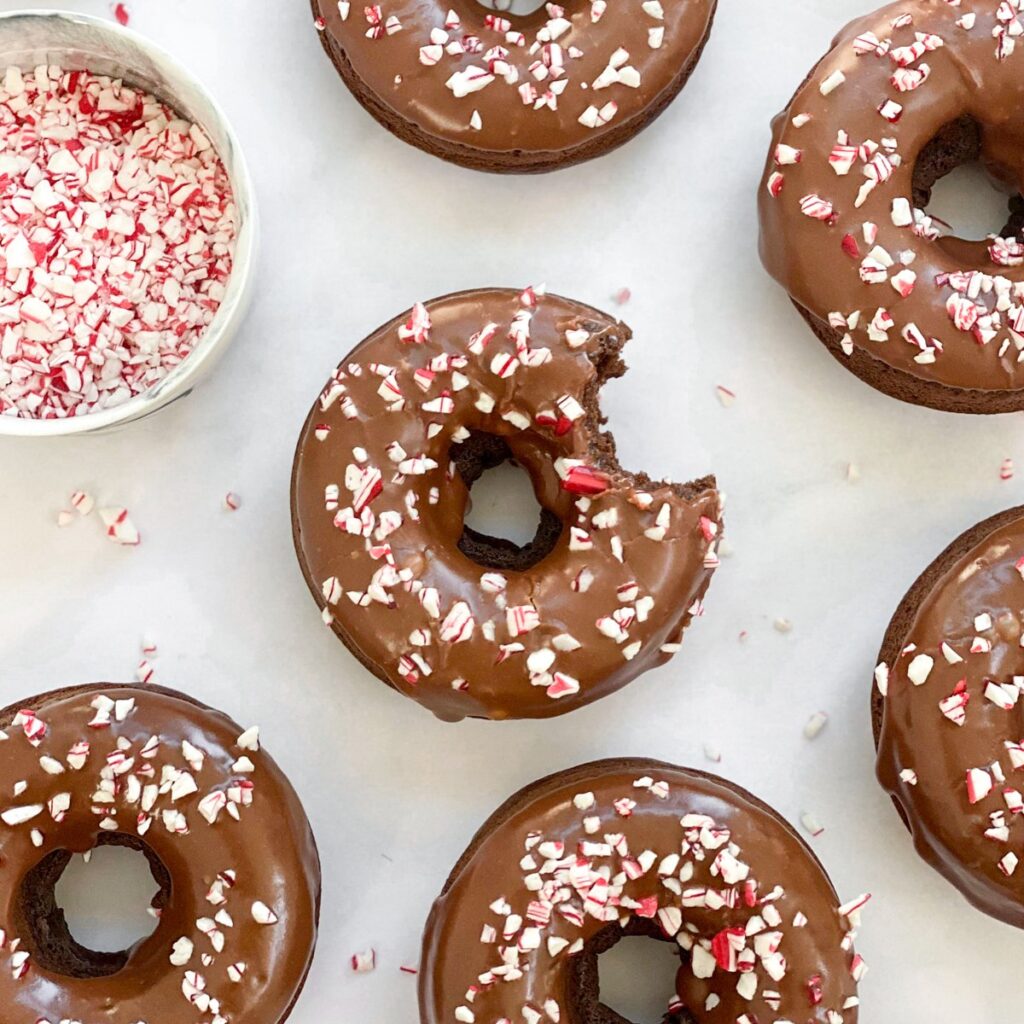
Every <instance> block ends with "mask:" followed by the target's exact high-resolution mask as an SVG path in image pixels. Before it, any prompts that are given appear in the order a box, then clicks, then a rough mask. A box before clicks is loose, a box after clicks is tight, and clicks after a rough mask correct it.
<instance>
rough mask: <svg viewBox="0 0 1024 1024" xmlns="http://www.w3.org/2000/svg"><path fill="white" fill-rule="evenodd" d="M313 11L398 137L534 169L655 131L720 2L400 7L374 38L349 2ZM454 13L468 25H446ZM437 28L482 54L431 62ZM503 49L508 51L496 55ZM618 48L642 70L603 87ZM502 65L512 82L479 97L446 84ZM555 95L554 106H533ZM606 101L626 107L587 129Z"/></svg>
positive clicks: (493, 164) (387, 13)
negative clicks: (392, 24) (499, 22)
mask: <svg viewBox="0 0 1024 1024" xmlns="http://www.w3.org/2000/svg"><path fill="white" fill-rule="evenodd" d="M312 3H313V10H314V13H315V15H316V16H317V17H318V18H320V19H322V21H321V22H318V24H321V25H323V33H322V40H323V44H324V47H325V49H326V50H327V52H328V54H329V55H330V56H331V59H332V60H333V61H334V63H335V64H336V65H337V67H338V69H339V70H340V71H341V74H342V77H343V78H344V79H345V81H346V83H347V84H348V86H349V88H351V89H352V91H353V92H354V93H355V95H356V96H357V98H359V100H360V101H361V102H362V103H363V104H364V106H366V107H367V109H368V110H369V111H370V112H371V113H372V114H373V115H374V116H375V117H376V118H377V119H378V120H380V121H381V122H382V123H384V124H385V125H386V126H387V127H388V128H389V129H391V130H392V131H394V132H395V133H396V134H398V135H399V136H400V137H402V138H404V139H406V141H409V142H411V143H413V144H414V145H417V146H419V147H421V148H423V149H427V150H428V151H431V152H435V153H437V154H438V155H440V156H443V157H445V158H446V159H450V160H455V161H456V162H459V163H463V164H467V165H469V166H473V167H478V168H482V169H485V170H519V171H530V170H548V169H550V168H552V167H555V166H559V165H562V164H565V163H571V162H576V161H579V160H583V159H587V158H588V157H591V156H596V155H598V154H599V153H602V152H606V151H607V150H609V149H611V148H613V146H615V145H618V144H620V143H622V142H625V141H626V140H627V139H628V138H630V137H631V136H632V135H634V134H635V133H636V132H637V131H639V130H640V129H641V128H643V127H644V126H645V125H647V124H648V123H649V122H650V121H651V120H652V119H653V117H654V116H656V115H657V114H658V113H660V112H661V111H662V110H663V109H664V108H665V107H666V106H667V105H668V103H669V102H670V101H671V100H672V99H673V98H674V96H675V95H676V93H677V92H678V91H679V89H680V88H681V87H682V85H683V84H684V83H685V81H686V79H687V78H688V77H689V75H690V73H691V71H692V69H693V66H694V65H695V64H696V61H697V58H698V57H699V55H700V52H701V49H702V48H703V45H704V43H705V41H706V39H707V36H708V33H709V32H710V29H711V21H712V18H713V16H714V10H715V3H716V0H665V2H664V5H663V8H657V7H656V6H655V5H653V4H652V5H649V11H650V13H649V12H648V9H645V8H644V7H643V6H642V4H641V0H636V2H635V5H634V6H632V7H624V6H620V5H618V4H615V3H611V4H608V5H607V8H606V9H605V10H604V13H603V14H602V15H601V16H600V18H599V20H598V21H596V22H595V21H594V13H593V12H594V11H595V10H598V9H599V7H600V5H599V4H598V5H597V6H592V4H591V3H579V4H573V5H569V6H567V7H566V8H565V9H564V20H563V15H562V14H560V13H559V12H560V11H561V10H562V9H561V8H555V7H554V6H553V5H550V4H549V5H547V7H542V8H540V9H539V10H537V11H536V12H534V13H533V14H530V15H526V16H519V15H515V14H511V13H507V12H504V13H502V12H495V11H489V10H487V9H486V8H485V7H483V6H482V5H481V4H478V3H476V2H474V0H457V2H455V3H448V2H444V3H440V2H434V0H398V2H396V3H392V4H384V5H383V9H382V18H383V20H384V21H385V22H386V21H387V19H389V18H396V19H397V20H398V23H399V24H400V25H401V26H402V28H401V30H400V31H395V32H393V34H388V32H387V31H386V30H385V31H382V32H381V33H380V34H379V36H378V37H377V38H368V37H367V32H368V31H372V26H371V25H370V23H369V22H368V20H367V16H366V14H365V13H364V8H363V6H362V5H358V4H352V5H351V8H349V10H348V15H347V17H343V16H342V13H341V10H340V9H339V5H338V3H337V0H312ZM345 6H346V7H347V5H345ZM367 10H369V8H367ZM449 12H454V13H455V15H456V16H457V17H458V19H459V22H460V25H459V27H452V28H448V29H446V28H445V25H446V22H447V20H448V18H449ZM659 12H660V13H659ZM493 17H498V18H506V19H508V21H509V22H510V25H511V29H510V31H511V32H512V33H521V34H522V38H523V43H522V44H517V43H516V42H515V38H516V37H515V36H512V37H509V35H508V31H509V30H506V29H505V28H504V27H503V26H502V27H499V28H497V29H496V28H495V27H492V25H491V24H490V23H489V19H491V18H493ZM659 29H663V30H664V33H663V38H662V41H661V43H660V45H659V46H657V47H654V46H652V45H651V41H650V39H651V37H650V32H651V31H657V30H659ZM432 31H440V32H443V33H446V41H445V42H443V43H440V44H435V45H440V46H441V47H442V49H444V48H447V47H449V46H451V45H452V44H457V43H460V42H461V41H463V40H465V39H470V40H473V39H476V40H478V41H479V46H478V52H466V53H455V54H451V53H447V52H445V53H443V55H442V56H440V59H439V62H438V63H436V64H433V65H429V66H428V65H425V64H424V63H423V62H422V60H421V53H420V51H421V48H422V47H428V46H431V45H432V39H431V32H432ZM441 38H442V37H441V36H438V39H439V40H440V39H441ZM495 47H500V48H503V53H494V52H493V48H495ZM552 51H554V63H555V67H556V70H555V71H552V70H551V68H550V65H551V61H552V56H551V55H552ZM617 51H624V52H625V53H626V54H627V55H628V57H627V58H626V59H625V60H624V63H623V64H622V67H629V68H633V69H635V71H636V72H637V73H638V74H639V85H636V86H634V85H633V84H624V83H623V82H612V83H610V84H606V85H604V86H603V87H602V88H596V89H595V88H594V83H595V82H596V81H598V79H599V76H601V75H602V73H604V72H605V71H606V68H607V67H608V66H609V62H610V61H611V60H612V56H613V54H615V53H616V52H617ZM495 57H496V58H497V59H498V60H504V61H505V66H506V68H507V74H508V77H509V79H512V80H511V81H509V80H506V79H505V78H503V77H502V76H501V75H500V74H499V75H498V76H497V77H496V78H495V80H494V81H493V82H491V83H490V84H489V85H487V86H486V87H485V88H484V89H482V90H481V91H478V92H473V93H470V94H469V95H465V96H462V97H456V95H455V93H454V91H453V90H452V88H449V87H448V86H447V85H446V83H447V82H448V81H449V80H450V79H451V77H452V76H453V75H457V74H461V73H463V72H465V71H466V70H467V69H470V68H474V67H475V68H480V69H483V70H488V69H490V68H492V67H493V66H494V64H493V58H495ZM427 59H431V58H430V57H429V56H428V57H427ZM559 60H561V61H562V62H563V66H564V71H563V72H561V73H558V72H557V64H558V62H559ZM545 62H547V63H548V65H549V66H548V68H545V67H544V65H545ZM538 65H539V66H540V70H537V66H538ZM629 77H630V81H631V82H632V76H629ZM523 88H528V89H530V88H532V89H536V93H537V96H536V99H531V101H530V102H529V103H524V100H523V97H522V94H521V92H520V90H521V89H523ZM558 90H561V91H560V93H559V94H558V95H555V92H557V91H558ZM546 94H547V96H548V102H546V103H544V104H543V105H542V106H541V107H540V109H536V104H537V103H538V102H540V101H543V100H544V98H545V95H546ZM531 95H532V94H531ZM609 102H614V103H616V104H617V105H618V109H617V111H616V112H615V114H614V116H612V117H611V118H610V120H608V121H607V123H604V124H601V125H598V126H594V127H589V126H587V125H584V124H582V123H580V118H581V116H583V115H584V112H585V111H587V110H588V108H591V107H596V108H602V107H604V106H605V105H606V104H607V103H609ZM552 106H553V107H554V109H552ZM474 113H476V114H477V118H474V117H473V115H474Z"/></svg>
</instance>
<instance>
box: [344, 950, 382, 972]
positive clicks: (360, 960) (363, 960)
mask: <svg viewBox="0 0 1024 1024" xmlns="http://www.w3.org/2000/svg"><path fill="white" fill-rule="evenodd" d="M349 963H350V964H351V967H352V970H353V971H355V972H356V974H368V973H369V972H370V971H373V970H376V967H377V951H376V950H374V949H367V950H365V951H363V952H359V953H353V954H352V957H351V959H350V961H349Z"/></svg>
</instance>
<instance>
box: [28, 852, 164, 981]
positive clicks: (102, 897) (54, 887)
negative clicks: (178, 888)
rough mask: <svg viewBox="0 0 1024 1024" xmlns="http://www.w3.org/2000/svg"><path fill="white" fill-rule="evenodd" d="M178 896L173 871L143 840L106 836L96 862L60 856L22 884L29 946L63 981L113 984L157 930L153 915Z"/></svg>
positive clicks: (39, 866) (46, 859) (49, 859)
mask: <svg viewBox="0 0 1024 1024" xmlns="http://www.w3.org/2000/svg"><path fill="white" fill-rule="evenodd" d="M154 882H155V883H156V887H157V890H156V894H155V895H154V892H153V883H154ZM170 891H171V882H170V875H169V874H168V872H167V869H166V868H165V867H164V865H163V863H162V862H161V861H160V859H159V858H158V857H157V856H156V854H155V853H154V852H153V851H152V850H151V849H150V848H149V847H148V846H147V845H146V844H145V843H143V842H142V841H141V840H139V839H138V838H136V837H133V836H127V835H122V834H120V833H116V832H115V833H110V834H109V835H104V836H101V837H100V840H99V842H98V843H97V845H96V848H95V849H94V850H93V851H91V853H90V854H89V856H88V858H85V857H76V856H75V855H74V854H72V853H71V852H70V851H69V850H55V851H54V852H53V853H50V854H48V855H47V856H46V857H44V858H43V859H42V860H41V861H40V862H39V863H38V864H37V865H36V866H35V867H33V868H32V869H31V870H30V871H29V872H28V873H27V874H26V875H25V877H24V879H23V880H22V883H21V891H20V896H19V901H18V905H19V913H20V916H21V918H22V921H23V928H22V933H23V936H24V941H25V944H26V946H27V948H28V949H29V952H30V953H31V956H32V959H33V960H34V961H35V962H36V963H37V964H38V965H39V966H40V967H42V968H44V969H45V970H48V971H51V972H53V973H55V974H61V975H64V976H66V977H71V978H105V977H109V976H110V975H112V974H116V973H117V972H118V971H120V970H122V969H123V968H124V967H125V965H126V964H127V963H128V959H129V956H130V955H131V951H132V950H133V949H134V948H135V947H136V946H138V944H139V943H140V942H142V941H144V940H145V939H146V938H148V937H149V936H150V935H151V934H152V933H153V931H154V930H155V929H156V924H157V922H156V918H155V916H154V914H153V913H151V912H150V911H151V910H158V909H159V908H161V907H163V906H165V905H166V903H167V900H168V898H169V896H170ZM147 907H148V908H150V910H147V909H146V908H147Z"/></svg>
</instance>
